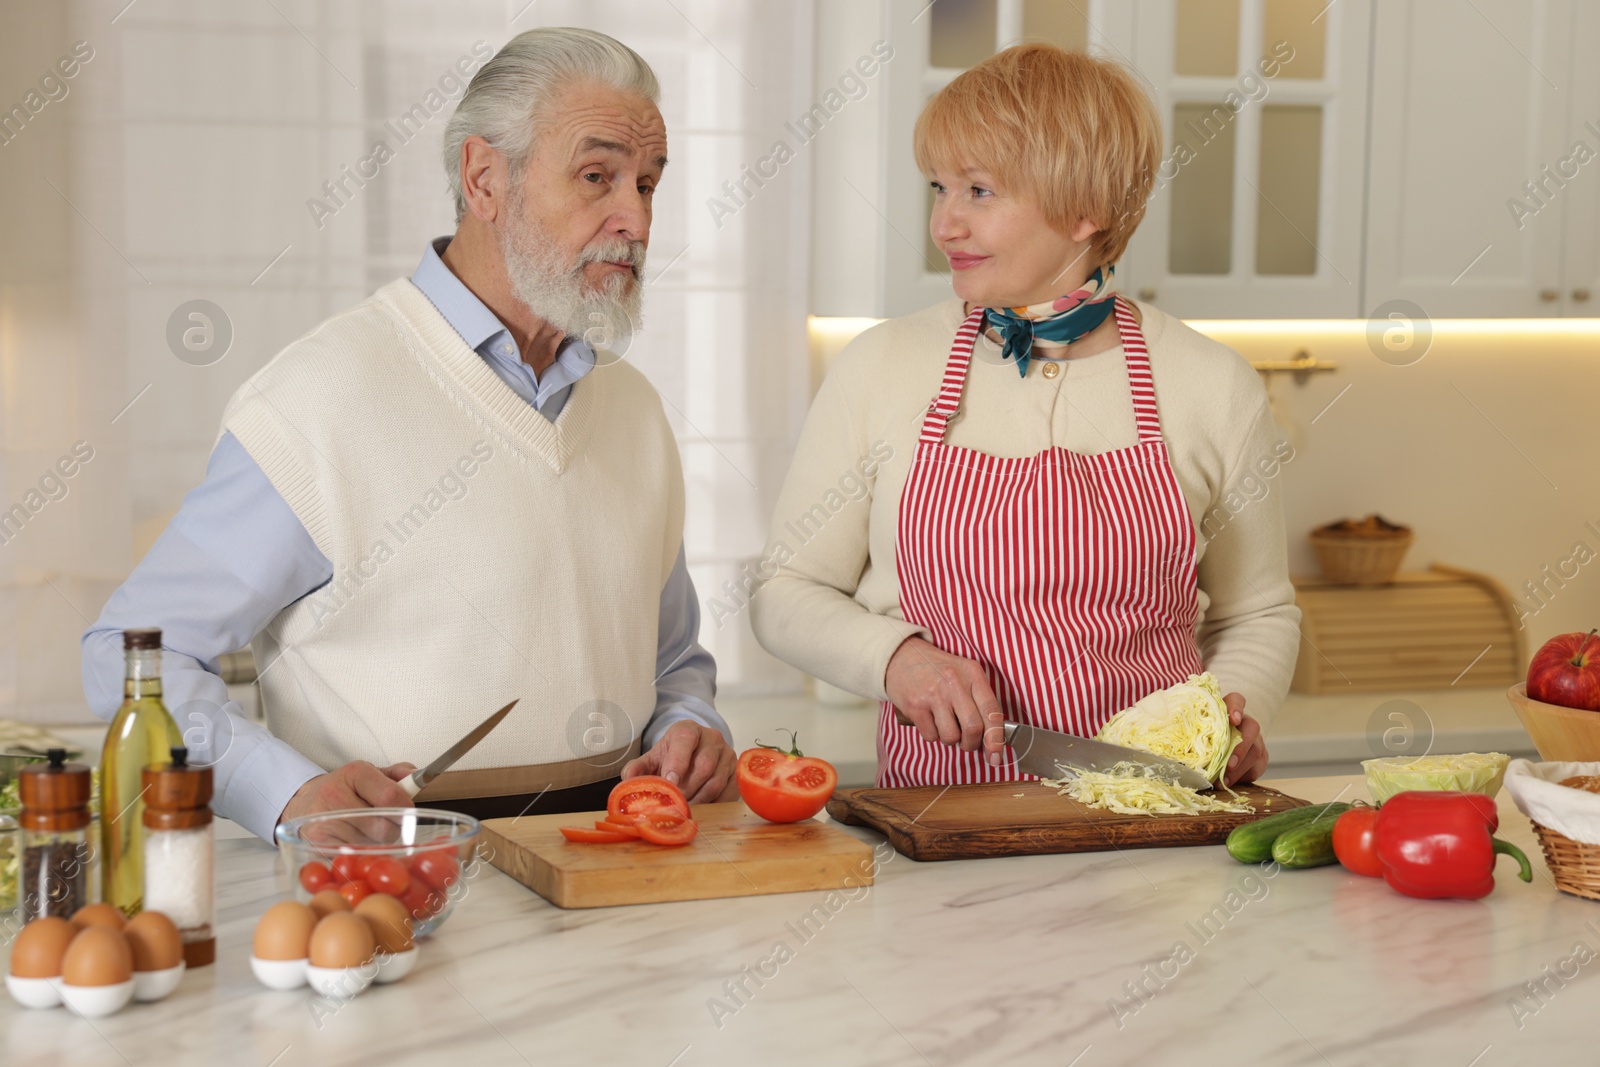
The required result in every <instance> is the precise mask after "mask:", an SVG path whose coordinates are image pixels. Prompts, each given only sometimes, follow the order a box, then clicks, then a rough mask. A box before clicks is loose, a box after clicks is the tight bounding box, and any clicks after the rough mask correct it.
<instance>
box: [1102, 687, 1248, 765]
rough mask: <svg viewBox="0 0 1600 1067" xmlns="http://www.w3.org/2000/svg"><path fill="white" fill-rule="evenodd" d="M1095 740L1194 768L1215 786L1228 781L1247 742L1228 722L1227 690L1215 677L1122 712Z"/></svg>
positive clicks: (1159, 693) (1160, 694) (1161, 693)
mask: <svg viewBox="0 0 1600 1067" xmlns="http://www.w3.org/2000/svg"><path fill="white" fill-rule="evenodd" d="M1095 736H1096V737H1097V738H1098V739H1099V740H1101V741H1105V742H1107V743H1109V744H1113V745H1122V746H1124V747H1125V748H1137V749H1140V750H1142V751H1144V752H1151V753H1154V754H1155V755H1157V756H1163V757H1165V758H1167V759H1170V760H1175V761H1177V762H1178V763H1182V764H1184V765H1185V766H1188V767H1193V768H1194V769H1195V770H1197V771H1199V772H1200V773H1201V774H1203V775H1205V776H1206V777H1207V778H1209V779H1210V780H1211V781H1213V782H1215V781H1218V780H1220V779H1221V778H1222V772H1223V770H1224V769H1225V768H1226V767H1227V765H1228V757H1229V756H1231V755H1232V754H1233V750H1234V749H1235V748H1237V747H1238V745H1239V742H1240V740H1241V738H1240V736H1239V731H1238V730H1237V729H1235V728H1234V726H1233V725H1232V724H1231V723H1229V722H1228V706H1227V704H1225V703H1223V700H1222V687H1221V686H1219V685H1218V684H1217V680H1216V678H1214V677H1213V676H1212V675H1211V674H1210V673H1209V672H1207V673H1205V674H1191V675H1190V676H1189V680H1188V681H1187V682H1181V683H1179V684H1178V685H1175V686H1173V687H1171V688H1170V689H1160V690H1157V691H1156V692H1154V693H1151V694H1150V695H1149V696H1147V697H1145V698H1144V699H1143V700H1140V701H1139V702H1138V703H1137V704H1134V705H1133V706H1132V707H1129V708H1124V709H1122V710H1121V711H1119V712H1117V713H1116V714H1115V715H1113V716H1111V720H1110V721H1109V722H1107V723H1106V724H1105V725H1104V726H1103V727H1101V728H1100V732H1099V733H1098V734H1096V735H1095Z"/></svg>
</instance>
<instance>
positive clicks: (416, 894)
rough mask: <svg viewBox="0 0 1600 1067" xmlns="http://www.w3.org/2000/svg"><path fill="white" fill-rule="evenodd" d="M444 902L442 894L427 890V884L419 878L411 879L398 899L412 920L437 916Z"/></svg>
mask: <svg viewBox="0 0 1600 1067" xmlns="http://www.w3.org/2000/svg"><path fill="white" fill-rule="evenodd" d="M444 901H445V897H444V894H443V893H440V892H438V891H437V890H434V889H429V888H428V883H426V882H424V881H422V879H420V878H413V879H412V880H411V885H409V886H408V887H407V888H406V891H405V894H404V895H403V896H402V897H401V898H400V903H401V904H402V905H403V906H404V907H405V909H406V912H407V913H408V914H409V915H410V916H411V917H412V918H413V919H426V918H429V917H431V916H433V915H436V914H438V912H439V909H440V908H443V907H444Z"/></svg>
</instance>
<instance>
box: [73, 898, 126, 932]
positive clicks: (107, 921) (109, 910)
mask: <svg viewBox="0 0 1600 1067" xmlns="http://www.w3.org/2000/svg"><path fill="white" fill-rule="evenodd" d="M72 925H73V926H104V927H108V928H109V929H112V930H120V929H122V928H123V927H124V926H127V925H128V919H127V917H126V916H124V915H123V914H122V910H121V909H120V908H118V907H117V906H116V905H115V904H85V905H84V906H83V907H81V908H79V909H78V910H77V911H75V912H73V913H72Z"/></svg>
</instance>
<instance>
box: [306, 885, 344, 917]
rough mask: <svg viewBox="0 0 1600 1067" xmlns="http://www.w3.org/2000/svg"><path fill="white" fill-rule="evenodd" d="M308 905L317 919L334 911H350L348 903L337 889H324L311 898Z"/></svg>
mask: <svg viewBox="0 0 1600 1067" xmlns="http://www.w3.org/2000/svg"><path fill="white" fill-rule="evenodd" d="M310 904H311V910H312V911H314V912H316V913H317V918H319V919H320V918H322V917H323V916H324V915H329V914H331V913H333V912H336V911H349V910H350V902H349V901H348V900H346V899H344V895H343V894H341V893H340V892H339V891H338V890H337V889H324V890H323V891H322V892H320V893H318V894H317V895H316V896H314V897H312V898H311V901H310Z"/></svg>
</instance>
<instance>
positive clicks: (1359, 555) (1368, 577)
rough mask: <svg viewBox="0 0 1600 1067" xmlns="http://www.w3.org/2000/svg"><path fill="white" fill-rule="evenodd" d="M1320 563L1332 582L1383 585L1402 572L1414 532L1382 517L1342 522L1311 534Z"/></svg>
mask: <svg viewBox="0 0 1600 1067" xmlns="http://www.w3.org/2000/svg"><path fill="white" fill-rule="evenodd" d="M1308 536H1309V537H1310V540H1311V550H1312V551H1313V552H1315V553H1316V555H1317V564H1318V566H1320V567H1321V568H1322V574H1323V576H1324V577H1325V578H1327V579H1328V581H1330V582H1345V583H1348V584H1351V585H1382V584H1383V583H1384V582H1387V581H1389V580H1391V579H1392V578H1393V577H1394V576H1395V574H1396V573H1397V572H1398V571H1399V570H1400V561H1401V560H1403V559H1405V557H1406V550H1407V549H1409V548H1410V547H1411V529H1410V527H1407V526H1400V525H1397V524H1395V523H1392V522H1389V521H1388V520H1387V519H1385V518H1384V517H1383V516H1381V515H1377V514H1372V515H1368V516H1367V517H1366V518H1365V519H1341V520H1340V521H1338V522H1331V523H1329V524H1328V525H1326V526H1319V527H1317V528H1316V529H1315V530H1312V531H1311V533H1310V534H1309V535H1308Z"/></svg>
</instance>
